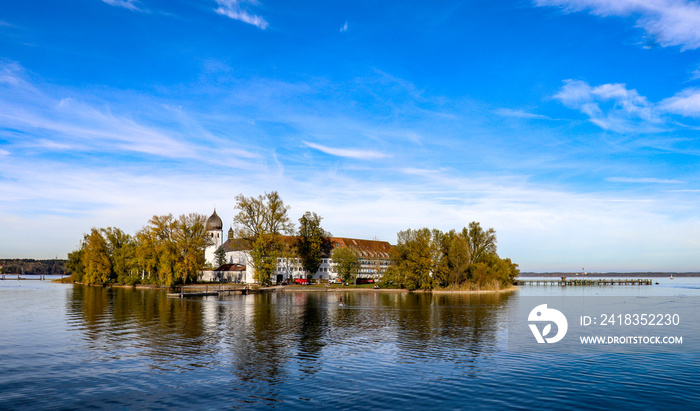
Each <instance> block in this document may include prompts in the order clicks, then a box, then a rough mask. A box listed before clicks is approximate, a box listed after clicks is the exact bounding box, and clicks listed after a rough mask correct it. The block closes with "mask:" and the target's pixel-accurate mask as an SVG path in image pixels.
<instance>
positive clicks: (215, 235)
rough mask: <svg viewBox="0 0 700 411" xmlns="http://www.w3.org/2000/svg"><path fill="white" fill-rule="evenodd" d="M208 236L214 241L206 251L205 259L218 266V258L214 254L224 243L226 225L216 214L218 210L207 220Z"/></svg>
mask: <svg viewBox="0 0 700 411" xmlns="http://www.w3.org/2000/svg"><path fill="white" fill-rule="evenodd" d="M206 230H207V236H209V238H210V239H211V240H212V244H211V245H210V246H208V247H207V248H206V249H205V250H204V258H205V260H206V261H207V262H208V263H211V264H212V265H214V266H215V265H216V256H215V255H214V253H215V252H216V250H217V249H218V248H219V247H221V245H222V244H223V243H224V224H223V222H222V221H221V218H220V217H219V215H218V214H216V208H215V209H214V214H212V215H211V217H209V218H208V219H207V225H206Z"/></svg>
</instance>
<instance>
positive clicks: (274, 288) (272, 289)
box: [52, 279, 520, 294]
mask: <svg viewBox="0 0 700 411" xmlns="http://www.w3.org/2000/svg"><path fill="white" fill-rule="evenodd" d="M60 280H61V279H57V280H53V281H52V282H56V283H63V284H79V285H82V286H88V287H117V288H135V289H151V290H154V289H155V290H169V289H171V288H172V287H168V286H165V285H157V284H135V285H127V284H108V285H100V284H83V283H81V282H62V281H60ZM217 285H218V284H190V285H188V286H186V287H193V288H197V287H199V288H206V287H207V286H213V287H212V289H213V290H214V289H216V288H214V287H216V286H217ZM519 289H520V287H518V286H517V285H512V286H510V287H507V288H500V289H498V290H407V289H405V288H376V289H375V288H333V287H330V288H325V287H324V288H321V287H293V288H289V286H272V287H260V288H258V289H257V290H256V291H257V292H302V293H342V292H364V293H372V292H380V293H415V294H488V293H503V292H515V291H518V290H519ZM227 290H228V288H227Z"/></svg>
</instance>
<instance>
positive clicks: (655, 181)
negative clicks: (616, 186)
mask: <svg viewBox="0 0 700 411" xmlns="http://www.w3.org/2000/svg"><path fill="white" fill-rule="evenodd" d="M606 180H607V181H610V182H613V183H633V184H683V181H680V180H674V179H662V178H630V177H610V178H607V179H606Z"/></svg>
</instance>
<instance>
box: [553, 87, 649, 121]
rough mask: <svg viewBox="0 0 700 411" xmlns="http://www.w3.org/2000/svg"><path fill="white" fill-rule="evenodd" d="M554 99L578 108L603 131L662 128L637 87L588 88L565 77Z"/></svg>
mask: <svg viewBox="0 0 700 411" xmlns="http://www.w3.org/2000/svg"><path fill="white" fill-rule="evenodd" d="M554 98H555V99H557V100H559V101H561V102H562V104H564V105H565V106H567V107H569V108H573V109H576V110H579V111H581V112H582V113H584V114H585V115H587V116H588V117H589V120H590V121H591V122H592V123H593V124H595V125H597V126H598V127H600V128H602V129H604V130H611V131H616V132H620V133H626V132H627V133H629V132H632V133H634V132H658V131H662V129H661V128H659V126H660V125H661V123H662V122H663V119H662V118H661V117H660V116H659V113H658V110H657V109H656V108H655V106H654V105H653V104H651V103H650V102H649V101H648V100H647V99H646V97H643V96H641V95H639V93H638V92H637V90H634V89H632V90H630V89H627V87H626V86H625V85H624V84H603V85H600V86H596V87H591V86H590V85H589V84H588V83H586V82H585V81H580V80H565V82H564V87H562V88H561V90H560V91H559V93H557V94H556V95H555V96H554ZM601 106H603V107H601Z"/></svg>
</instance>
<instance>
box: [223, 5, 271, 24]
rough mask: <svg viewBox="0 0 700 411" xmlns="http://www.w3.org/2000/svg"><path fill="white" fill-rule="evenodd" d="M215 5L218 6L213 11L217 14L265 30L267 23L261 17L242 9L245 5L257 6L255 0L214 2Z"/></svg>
mask: <svg viewBox="0 0 700 411" xmlns="http://www.w3.org/2000/svg"><path fill="white" fill-rule="evenodd" d="M216 3H217V4H218V5H219V7H218V8H217V9H216V10H215V11H216V13H217V14H220V15H222V16H226V17H229V18H232V19H234V20H239V21H242V22H244V23H248V24H252V25H253V26H255V27H258V28H259V29H262V30H265V29H266V28H267V26H268V23H267V21H265V19H264V18H263V17H261V16H258V15H255V14H252V13H249V12H248V11H246V10H244V9H243V6H244V5H245V4H252V5H257V4H258V2H257V1H255V0H216Z"/></svg>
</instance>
